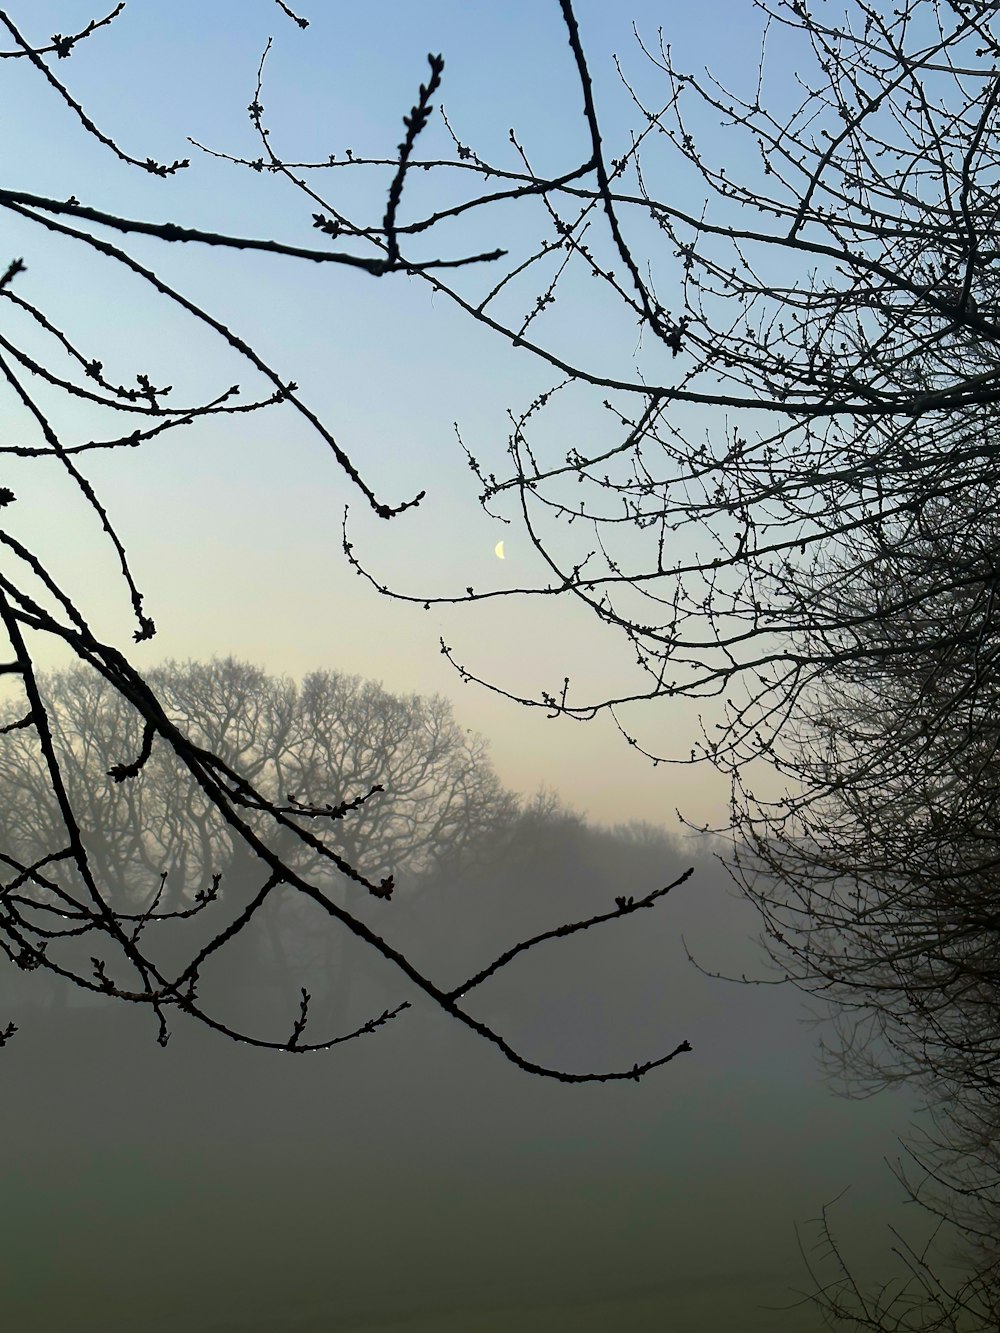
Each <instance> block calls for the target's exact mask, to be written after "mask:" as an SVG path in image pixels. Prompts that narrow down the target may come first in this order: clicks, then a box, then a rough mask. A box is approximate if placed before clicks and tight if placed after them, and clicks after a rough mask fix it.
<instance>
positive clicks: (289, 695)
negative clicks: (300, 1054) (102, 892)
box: [0, 658, 517, 1017]
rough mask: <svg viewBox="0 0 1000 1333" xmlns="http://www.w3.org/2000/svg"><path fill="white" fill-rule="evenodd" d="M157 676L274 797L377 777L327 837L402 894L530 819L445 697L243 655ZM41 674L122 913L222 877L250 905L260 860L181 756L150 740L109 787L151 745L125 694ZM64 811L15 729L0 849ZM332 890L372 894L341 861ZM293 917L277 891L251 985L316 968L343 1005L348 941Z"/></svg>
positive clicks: (172, 701)
mask: <svg viewBox="0 0 1000 1333" xmlns="http://www.w3.org/2000/svg"><path fill="white" fill-rule="evenodd" d="M147 679H148V680H149V683H150V684H151V685H152V686H153V687H154V688H155V689H156V690H157V693H158V696H159V698H160V700H161V701H162V703H163V705H164V707H165V709H166V710H167V711H168V712H169V714H170V716H171V718H172V719H173V720H174V721H175V722H176V723H177V724H178V725H179V726H181V727H183V728H184V730H185V732H186V734H187V735H188V736H190V737H191V738H192V739H193V740H196V741H197V743H198V744H199V745H202V746H204V747H205V748H206V749H209V750H211V751H212V752H213V753H214V754H216V755H218V756H219V757H220V758H222V759H224V760H225V762H226V763H228V764H229V765H231V766H232V767H233V768H234V769H236V770H238V771H239V772H240V773H241V774H243V775H245V776H246V777H247V778H248V779H249V780H252V781H253V782H254V783H255V784H256V785H257V786H258V787H259V789H260V790H261V791H262V792H264V793H265V794H266V795H267V797H268V799H269V800H271V801H276V802H277V801H283V800H294V799H295V797H296V793H298V794H299V795H301V794H302V793H303V792H309V793H311V794H312V796H313V798H314V800H315V801H317V802H319V803H320V804H321V805H325V804H328V803H329V804H332V803H334V800H335V797H336V793H338V792H342V791H357V790H359V789H361V787H362V784H363V783H364V782H365V781H368V782H369V783H370V784H371V790H372V795H371V796H370V797H369V799H367V800H365V801H364V802H363V803H362V804H360V805H359V806H358V807H357V809H356V810H354V811H352V812H351V815H350V818H346V817H345V818H342V819H340V820H338V821H336V822H334V823H333V824H332V826H331V834H330V836H329V837H328V840H327V841H328V845H330V846H331V847H332V848H334V849H335V850H336V851H337V853H338V854H339V855H340V856H342V857H343V858H344V860H345V861H346V862H349V863H350V864H351V865H353V866H358V867H360V868H362V869H363V870H364V871H365V872H366V873H367V874H368V875H369V876H370V877H371V878H372V879H376V880H383V879H389V878H391V879H392V880H393V881H394V882H396V881H397V880H399V879H400V878H402V880H403V883H404V885H405V886H406V887H405V888H404V890H403V892H404V894H405V893H406V892H407V890H410V891H412V889H413V888H414V887H415V886H417V885H419V883H420V882H421V880H422V879H423V878H425V877H432V876H434V875H435V874H441V873H442V872H443V871H444V870H446V869H447V870H449V871H452V872H455V871H459V870H461V869H462V868H463V867H468V866H469V865H470V864H471V863H472V861H473V860H474V859H475V857H476V856H477V855H478V854H479V849H480V848H481V847H482V846H483V844H484V840H485V839H486V838H487V837H488V836H489V834H490V833H492V832H495V831H496V830H498V829H499V828H500V827H503V826H505V825H506V824H509V822H510V820H511V819H512V817H513V815H514V813H515V811H516V808H517V801H516V798H515V797H514V796H513V795H512V794H511V793H509V792H507V791H505V789H504V788H503V786H502V784H501V783H500V781H499V779H498V778H497V776H496V774H495V772H494V771H493V769H492V767H491V766H490V764H489V762H488V759H487V755H486V743H485V741H484V740H483V738H482V737H481V736H478V735H476V734H475V733H473V732H470V731H466V730H463V729H462V728H461V727H459V726H458V724H457V723H456V722H455V720H454V718H453V716H452V709H451V705H450V704H449V703H448V702H447V700H445V699H442V698H440V697H435V698H429V699H424V698H421V697H420V696H418V695H410V696H408V697H399V696H396V695H393V694H390V693H389V692H388V691H386V690H384V689H383V688H382V687H381V686H380V685H378V684H376V683H375V682H372V681H362V680H361V679H360V678H359V677H356V676H345V675H343V674H342V673H338V672H330V671H328V672H313V673H312V674H310V675H309V676H307V677H306V678H305V680H304V681H303V682H302V684H301V686H299V685H296V684H295V683H294V682H292V681H290V680H287V679H276V678H274V677H271V676H268V675H266V674H265V673H264V672H263V671H261V670H260V669H258V668H256V667H253V666H251V665H249V664H247V663H243V662H236V661H234V660H233V659H231V658H230V659H226V660H224V661H223V660H216V661H213V662H211V663H196V662H188V663H185V664H183V665H178V664H174V663H170V664H167V665H166V666H163V667H160V668H157V669H156V670H154V671H151V672H150V673H149V674H148V677H147ZM38 683H39V688H40V690H41V692H42V695H43V697H44V699H45V701H46V707H47V708H48V711H49V717H50V719H51V730H52V738H53V743H54V746H55V750H56V753H57V755H58V758H59V762H60V766H61V770H62V774H63V777H64V780H65V783H66V789H67V793H68V795H69V798H70V800H71V802H72V805H73V808H74V810H75V811H76V812H77V816H78V818H79V819H80V821H81V828H82V830H83V832H84V839H85V843H86V848H87V854H88V858H89V860H90V863H91V865H92V866H93V867H94V870H95V871H96V872H97V874H98V875H99V876H100V881H101V883H102V884H103V885H105V886H106V890H107V894H108V899H109V902H110V903H111V904H112V906H114V907H115V908H116V909H118V910H121V911H126V912H133V913H134V912H138V911H140V910H141V909H142V907H143V906H144V905H146V904H148V902H149V900H150V894H151V892H153V891H154V889H155V891H156V894H157V896H158V901H159V907H158V910H159V911H161V912H183V911H190V910H191V909H192V907H194V906H195V905H196V902H197V894H198V893H199V892H202V893H203V892H204V891H205V889H206V886H208V885H211V884H212V883H213V879H214V876H215V875H218V876H219V881H218V883H219V890H218V891H219V897H220V899H221V900H222V901H223V902H230V901H231V902H234V903H240V902H241V901H242V900H243V899H245V897H246V893H247V886H248V883H249V882H250V880H252V877H253V866H252V862H251V858H250V857H249V856H248V855H247V853H246V851H245V848H244V846H243V844H242V843H241V841H240V840H239V839H237V838H234V837H233V836H232V832H231V830H230V829H229V828H228V827H227V826H226V825H225V824H224V823H222V822H221V821H219V820H218V818H217V817H215V814H214V812H213V810H212V808H211V805H210V804H209V802H208V801H207V800H206V799H205V797H204V795H203V794H202V793H201V792H200V791H199V790H198V789H197V788H192V786H191V784H190V783H188V784H185V783H184V782H183V780H182V776H181V774H180V772H179V771H178V769H177V766H176V765H175V764H173V763H171V762H170V757H169V755H167V754H165V753H164V752H163V751H162V750H161V749H159V748H154V750H153V752H152V753H151V755H150V758H149V760H148V761H147V763H146V764H145V765H144V766H143V767H142V769H141V771H140V772H139V773H138V774H137V775H136V776H135V777H134V778H133V779H132V780H131V781H127V782H118V783H115V782H109V781H108V773H109V771H110V770H111V769H112V768H113V767H114V765H115V762H116V758H117V756H119V755H120V754H121V753H122V751H123V748H124V749H125V751H126V752H128V751H133V752H137V751H138V750H139V748H140V746H141V741H142V733H141V727H140V726H139V723H138V719H137V717H136V715H135V713H134V711H133V710H131V709H130V708H129V707H128V706H127V705H126V704H125V702H124V701H123V699H122V697H121V696H120V695H119V694H118V693H117V692H116V691H115V690H113V689H112V688H111V687H110V686H109V685H108V684H107V682H106V681H104V680H102V679H101V678H99V677H94V676H93V675H92V674H90V673H88V672H86V671H84V670H82V669H80V668H77V669H71V670H68V671H63V672H58V673H50V674H48V675H42V676H40V677H39V678H38ZM17 711H18V710H17V706H16V705H14V704H10V703H8V705H7V709H6V716H4V717H3V718H2V719H0V725H3V723H9V722H12V721H14V720H16V715H17ZM58 818H59V813H58V810H57V808H56V807H55V803H54V801H53V797H52V791H51V787H50V784H49V781H48V774H47V771H46V769H45V766H44V763H43V762H42V759H41V756H40V755H39V752H38V747H37V745H36V744H35V742H34V738H33V737H32V736H31V734H30V732H28V731H27V730H23V729H22V730H17V731H14V732H12V733H10V734H9V736H8V737H7V740H6V743H5V744H4V746H3V747H2V748H0V847H3V848H5V849H7V850H8V851H9V852H10V853H11V854H12V855H13V856H14V857H15V858H16V859H17V860H18V861H19V862H21V863H24V864H31V863H33V862H34V861H35V860H37V859H38V858H39V857H40V856H42V855H44V852H45V849H46V848H47V847H49V846H50V845H51V842H52V838H53V830H54V829H55V828H56V827H57V826H58ZM282 847H283V852H284V854H285V855H288V856H291V857H292V858H293V860H294V862H295V864H296V865H297V866H298V867H299V868H300V869H304V868H306V867H307V866H308V863H309V860H310V856H309V854H308V849H305V848H303V847H301V846H300V847H299V848H298V849H296V848H295V846H294V845H293V844H292V842H291V841H290V840H286V841H285V842H284V843H282ZM315 869H316V870H318V871H322V869H323V867H315ZM161 881H162V882H161ZM326 882H327V884H328V887H329V889H330V891H336V892H337V893H338V894H339V896H340V898H341V899H342V900H345V901H356V900H357V898H358V896H359V895H360V894H361V892H362V890H361V889H360V888H359V886H358V885H357V884H356V883H355V882H354V881H353V880H351V879H350V878H348V877H346V876H344V875H343V874H341V873H340V872H339V871H338V870H337V869H336V867H335V866H329V867H327V868H326ZM296 909H297V903H296V900H295V898H294V897H291V896H289V895H285V896H276V897H275V898H274V899H273V900H272V902H271V904H269V905H268V906H267V907H266V908H263V909H262V910H261V912H260V913H259V914H258V917H257V925H258V929H257V930H256V931H255V932H253V933H254V938H255V939H256V942H257V951H256V956H255V958H254V959H252V960H249V961H251V962H254V963H255V964H256V966H255V967H252V968H251V970H250V973H249V975H248V976H247V978H246V981H247V984H248V985H249V986H250V987H255V988H257V989H259V990H260V991H261V993H262V994H267V993H268V991H267V987H266V982H267V981H268V979H269V978H270V981H271V983H272V984H273V983H275V982H281V981H284V982H285V983H286V984H285V990H286V991H287V990H288V988H289V986H292V988H293V990H294V977H295V973H296V967H297V968H298V970H300V971H301V970H302V969H303V968H308V969H309V974H310V976H311V977H312V978H313V979H315V978H316V977H317V976H320V977H323V978H324V979H325V980H324V986H325V989H326V991H327V998H328V999H332V997H334V996H335V995H338V996H339V997H340V999H341V1000H343V999H344V997H345V996H346V994H347V991H348V990H349V985H350V971H351V969H350V967H349V966H348V965H347V964H346V963H345V962H344V961H343V960H341V959H340V958H339V957H338V950H337V947H336V946H337V937H336V936H335V934H334V933H333V932H330V931H329V930H318V929H316V922H315V920H312V922H311V925H312V927H313V929H312V932H311V936H312V937H311V938H310V932H307V930H306V929H305V924H306V923H305V921H303V920H302V919H300V918H301V913H300V912H298V911H297V910H296ZM292 955H294V957H293V956H292ZM265 963H266V964H268V965H269V966H265ZM60 993H64V992H60ZM341 1007H342V1006H341ZM327 1009H329V1005H328V1006H327ZM328 1016H330V1017H332V1016H333V1015H332V1014H328ZM337 1016H338V1017H339V1016H340V1015H337Z"/></svg>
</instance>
